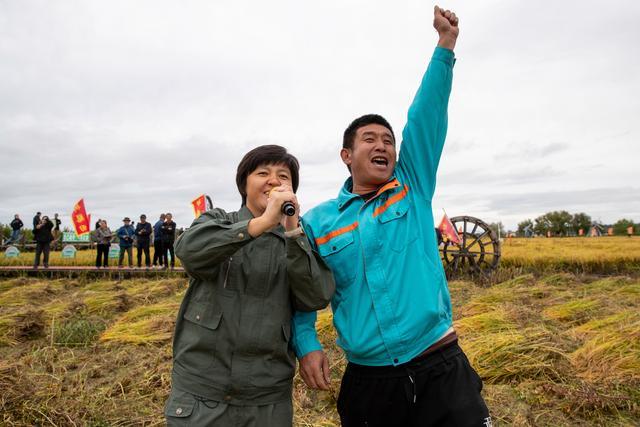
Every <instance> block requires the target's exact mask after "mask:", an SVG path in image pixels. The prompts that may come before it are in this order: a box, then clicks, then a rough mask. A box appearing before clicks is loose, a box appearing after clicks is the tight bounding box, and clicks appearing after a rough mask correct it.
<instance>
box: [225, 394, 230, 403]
mask: <svg viewBox="0 0 640 427" xmlns="http://www.w3.org/2000/svg"><path fill="white" fill-rule="evenodd" d="M224 400H225V402H228V401H230V400H231V396H229V395H228V394H227V395H226V396H225V397H224Z"/></svg>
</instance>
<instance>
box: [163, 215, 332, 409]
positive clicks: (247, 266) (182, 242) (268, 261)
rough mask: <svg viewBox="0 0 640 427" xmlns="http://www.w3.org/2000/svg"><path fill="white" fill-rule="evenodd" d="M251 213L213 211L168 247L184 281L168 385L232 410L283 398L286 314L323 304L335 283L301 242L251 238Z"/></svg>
mask: <svg viewBox="0 0 640 427" xmlns="http://www.w3.org/2000/svg"><path fill="white" fill-rule="evenodd" d="M251 218H253V215H252V214H251V212H250V211H249V209H247V207H246V206H243V207H242V208H241V209H240V210H239V211H238V212H229V213H227V212H225V211H223V210H222V209H213V210H211V211H208V212H206V213H204V214H202V215H201V216H200V217H199V218H198V219H196V220H195V221H194V223H193V224H192V226H191V227H190V228H189V229H188V230H187V231H185V232H184V233H183V234H182V235H181V236H180V238H179V239H178V241H177V243H176V248H175V251H176V256H177V257H178V258H180V260H181V261H182V265H183V266H184V268H185V270H186V271H187V273H189V276H190V277H191V280H190V282H189V288H188V290H187V292H186V294H185V296H184V300H183V301H182V305H181V307H180V311H179V312H178V319H177V322H176V329H175V335H174V340H173V361H174V365H173V374H172V381H173V386H174V387H176V388H177V389H180V390H183V391H187V392H190V393H193V394H195V395H198V396H202V397H205V398H207V399H211V400H216V401H222V402H226V403H230V404H234V405H262V404H269V403H274V402H278V401H282V400H287V399H290V398H291V392H292V378H293V375H294V372H295V356H294V353H293V351H292V346H291V344H290V340H291V318H292V315H293V311H294V310H299V311H313V310H318V309H321V308H323V307H326V306H327V304H328V303H329V301H330V300H331V297H332V295H333V292H334V290H335V283H334V280H333V276H332V274H331V270H329V268H328V267H327V266H326V265H325V264H324V262H323V261H322V259H321V258H320V256H319V255H318V254H317V253H314V252H312V250H311V247H310V245H309V243H308V241H307V238H306V237H305V236H300V237H298V238H286V237H285V236H284V229H283V228H282V227H281V226H279V227H278V228H276V229H274V230H272V231H270V232H267V233H264V234H262V235H261V236H259V237H258V238H255V239H254V238H252V237H251V236H250V235H249V232H248V231H247V226H248V223H249V220H250V219H251Z"/></svg>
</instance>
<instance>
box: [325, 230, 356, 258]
mask: <svg viewBox="0 0 640 427" xmlns="http://www.w3.org/2000/svg"><path fill="white" fill-rule="evenodd" d="M351 243H353V231H348V232H346V233H343V234H340V235H339V236H336V237H334V238H333V239H331V240H329V241H328V242H327V243H325V244H322V245H319V246H318V253H319V254H320V256H327V255H331V254H333V253H336V252H340V251H341V250H342V249H344V248H345V246H349V245H350V244H351Z"/></svg>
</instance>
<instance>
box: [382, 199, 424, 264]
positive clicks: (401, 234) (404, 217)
mask: <svg viewBox="0 0 640 427" xmlns="http://www.w3.org/2000/svg"><path fill="white" fill-rule="evenodd" d="M383 206H384V205H383ZM410 208H411V200H410V199H409V198H408V197H405V198H403V199H401V200H399V201H397V202H395V203H393V204H390V205H388V206H386V209H385V210H384V211H382V212H381V213H380V214H378V215H377V220H378V222H379V223H380V225H381V227H380V239H381V241H383V242H387V244H388V245H389V247H390V248H391V249H392V250H393V251H395V252H403V251H405V250H406V249H407V246H408V245H409V244H411V243H412V242H413V241H414V240H416V239H417V238H418V230H416V229H412V227H411V224H410V223H411V215H412V214H413V212H412V211H411V209H410Z"/></svg>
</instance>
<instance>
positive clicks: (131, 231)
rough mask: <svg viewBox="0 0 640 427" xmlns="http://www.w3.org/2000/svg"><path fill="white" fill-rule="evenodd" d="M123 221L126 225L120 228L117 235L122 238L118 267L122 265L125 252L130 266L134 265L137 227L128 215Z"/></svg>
mask: <svg viewBox="0 0 640 427" xmlns="http://www.w3.org/2000/svg"><path fill="white" fill-rule="evenodd" d="M122 222H124V225H123V226H122V227H120V228H118V231H117V233H116V234H117V236H118V239H120V256H119V257H118V267H122V261H123V259H124V253H125V252H126V253H127V257H128V258H129V268H131V267H133V238H134V237H135V235H136V229H135V228H133V225H131V219H130V218H129V217H128V216H127V217H125V218H124V219H123V220H122Z"/></svg>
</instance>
